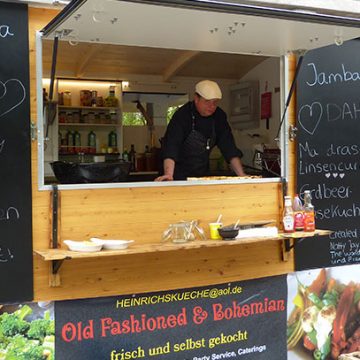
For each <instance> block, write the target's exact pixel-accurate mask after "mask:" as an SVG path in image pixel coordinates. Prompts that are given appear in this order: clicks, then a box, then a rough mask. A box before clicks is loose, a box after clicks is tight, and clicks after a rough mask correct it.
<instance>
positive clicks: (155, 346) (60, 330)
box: [55, 275, 287, 360]
mask: <svg viewBox="0 0 360 360" xmlns="http://www.w3.org/2000/svg"><path fill="white" fill-rule="evenodd" d="M286 291H287V284H286V276H285V275H284V276H276V277H269V278H264V279H257V280H250V281H242V282H236V283H229V284H221V285H211V286H208V287H201V288H190V289H180V290H172V291H165V292H156V293H145V294H136V295H124V296H117V297H106V298H97V299H85V300H71V301H58V302H56V303H55V316H56V324H55V328H56V344H55V350H56V360H75V359H76V360H79V359H110V360H122V359H152V358H153V359H169V360H170V359H171V360H177V359H179V360H185V359H191V360H199V359H204V360H205V359H208V360H210V359H211V360H214V359H227V358H237V359H247V360H250V359H251V360H261V359H264V360H269V359H277V360H280V359H286V356H287V354H286V352H287V351H286V335H285V334H286Z"/></svg>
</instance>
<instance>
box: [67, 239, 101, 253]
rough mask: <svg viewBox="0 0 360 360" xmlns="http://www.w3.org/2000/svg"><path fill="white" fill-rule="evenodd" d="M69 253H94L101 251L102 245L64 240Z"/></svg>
mask: <svg viewBox="0 0 360 360" xmlns="http://www.w3.org/2000/svg"><path fill="white" fill-rule="evenodd" d="M64 244H66V245H67V246H68V247H69V249H70V250H71V251H81V252H96V251H100V250H101V249H102V247H103V246H102V244H96V243H94V242H92V241H73V240H64Z"/></svg>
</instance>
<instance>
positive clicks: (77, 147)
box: [74, 131, 81, 153]
mask: <svg viewBox="0 0 360 360" xmlns="http://www.w3.org/2000/svg"><path fill="white" fill-rule="evenodd" d="M74 150H75V152H76V153H79V152H81V135H80V133H79V132H78V131H75V132H74Z"/></svg>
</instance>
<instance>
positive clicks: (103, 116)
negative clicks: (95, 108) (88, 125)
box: [99, 112, 106, 124]
mask: <svg viewBox="0 0 360 360" xmlns="http://www.w3.org/2000/svg"><path fill="white" fill-rule="evenodd" d="M99 117H100V119H99V123H100V124H106V116H105V113H104V112H100V113H99Z"/></svg>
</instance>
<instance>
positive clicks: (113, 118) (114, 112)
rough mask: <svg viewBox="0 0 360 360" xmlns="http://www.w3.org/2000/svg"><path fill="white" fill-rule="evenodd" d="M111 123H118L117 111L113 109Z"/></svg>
mask: <svg viewBox="0 0 360 360" xmlns="http://www.w3.org/2000/svg"><path fill="white" fill-rule="evenodd" d="M110 123H111V124H116V123H117V114H116V111H111V112H110Z"/></svg>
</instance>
